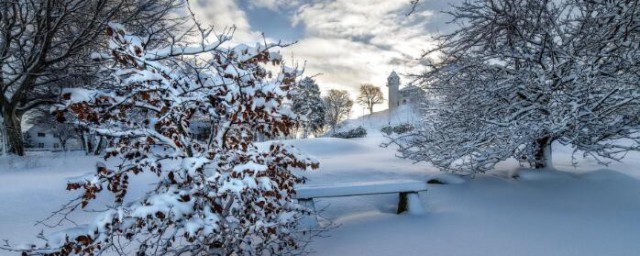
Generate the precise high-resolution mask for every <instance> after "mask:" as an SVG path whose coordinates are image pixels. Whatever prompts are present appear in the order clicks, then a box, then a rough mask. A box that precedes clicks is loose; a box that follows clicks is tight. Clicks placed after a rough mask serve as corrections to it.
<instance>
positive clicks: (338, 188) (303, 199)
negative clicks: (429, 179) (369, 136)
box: [294, 180, 427, 226]
mask: <svg viewBox="0 0 640 256" xmlns="http://www.w3.org/2000/svg"><path fill="white" fill-rule="evenodd" d="M422 191H427V183H426V182H424V181H417V180H386V181H366V182H351V183H340V184H332V185H302V186H299V187H297V188H296V195H295V197H294V198H296V199H298V202H299V203H300V204H302V205H303V206H305V207H307V208H308V209H310V210H312V211H314V212H315V211H316V207H315V203H314V202H313V199H315V198H329V197H346V196H362V195H380V194H396V193H397V194H398V195H399V199H398V209H397V211H396V213H397V214H400V213H403V212H408V213H410V214H422V213H424V212H425V210H424V208H423V207H422V202H421V201H420V195H419V194H418V192H422ZM307 221H308V220H307ZM313 221H315V222H316V224H315V225H312V226H316V225H317V220H315V218H314V220H313Z"/></svg>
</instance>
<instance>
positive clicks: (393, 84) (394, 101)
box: [387, 71, 425, 110]
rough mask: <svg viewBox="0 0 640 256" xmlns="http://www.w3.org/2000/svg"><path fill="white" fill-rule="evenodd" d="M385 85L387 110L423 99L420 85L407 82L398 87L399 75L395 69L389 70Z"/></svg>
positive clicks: (423, 94)
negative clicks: (387, 92)
mask: <svg viewBox="0 0 640 256" xmlns="http://www.w3.org/2000/svg"><path fill="white" fill-rule="evenodd" d="M387 87H388V88H389V100H388V102H389V110H394V109H396V108H398V107H399V106H401V105H407V104H416V103H420V102H423V101H424V100H425V93H424V91H423V90H422V89H420V87H417V86H415V85H411V84H409V85H407V86H404V87H403V88H402V89H400V77H399V76H398V74H396V72H395V71H393V72H391V74H390V75H389V77H388V78H387Z"/></svg>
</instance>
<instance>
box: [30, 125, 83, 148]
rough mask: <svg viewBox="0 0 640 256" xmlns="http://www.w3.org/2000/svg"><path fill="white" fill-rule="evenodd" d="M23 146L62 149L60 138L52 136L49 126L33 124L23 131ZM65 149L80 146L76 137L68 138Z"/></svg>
mask: <svg viewBox="0 0 640 256" xmlns="http://www.w3.org/2000/svg"><path fill="white" fill-rule="evenodd" d="M24 141H25V144H26V145H25V147H26V148H28V149H33V150H52V151H56V150H62V145H61V143H60V139H58V138H57V137H56V136H54V133H53V131H52V129H51V128H50V127H47V126H42V125H34V126H32V127H31V128H29V129H28V130H27V131H26V132H25V133H24ZM66 147H67V150H78V149H81V148H82V145H81V144H80V140H79V139H78V138H75V137H74V138H70V139H69V140H67V143H66Z"/></svg>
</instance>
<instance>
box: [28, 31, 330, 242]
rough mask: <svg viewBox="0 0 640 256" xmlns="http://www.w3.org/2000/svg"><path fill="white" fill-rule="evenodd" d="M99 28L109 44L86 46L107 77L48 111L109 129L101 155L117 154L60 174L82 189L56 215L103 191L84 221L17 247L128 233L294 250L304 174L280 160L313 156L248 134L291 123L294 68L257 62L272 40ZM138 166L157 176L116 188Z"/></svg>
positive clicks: (270, 55)
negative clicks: (102, 204)
mask: <svg viewBox="0 0 640 256" xmlns="http://www.w3.org/2000/svg"><path fill="white" fill-rule="evenodd" d="M108 34H109V36H110V40H109V42H108V45H109V49H108V50H109V51H108V53H109V54H94V55H93V57H95V58H101V59H102V60H105V61H109V60H110V62H111V63H110V64H109V66H106V67H105V68H106V71H107V74H108V75H109V78H110V80H107V81H111V82H112V83H113V84H112V86H110V88H112V89H110V90H84V89H69V90H65V91H64V93H63V97H64V101H63V104H61V105H59V106H58V107H57V108H56V109H55V111H56V112H57V113H62V111H69V112H71V113H73V114H75V115H76V116H77V119H78V122H79V124H81V125H84V126H87V127H88V128H89V129H90V130H91V131H92V132H95V133H97V134H100V135H101V136H105V137H106V138H108V139H109V145H108V148H107V150H106V153H105V156H104V157H105V159H106V158H117V159H118V163H119V164H118V165H115V166H105V165H100V166H99V167H98V168H97V170H96V172H95V174H93V175H89V176H86V177H82V178H77V179H74V180H71V181H69V183H68V185H67V189H69V190H81V191H82V195H81V197H79V198H78V199H77V200H75V201H73V202H71V203H70V204H69V205H67V206H66V207H65V208H64V209H65V210H64V211H61V212H59V213H60V214H64V216H63V217H64V218H66V217H67V214H68V212H70V211H73V210H75V209H81V208H82V209H85V208H86V207H87V206H88V205H90V204H91V203H92V201H93V199H95V198H96V196H97V195H98V194H99V193H110V194H112V195H113V198H114V199H113V201H112V202H111V203H110V204H108V206H107V207H108V208H107V209H106V210H104V211H103V212H101V213H100V214H99V215H98V216H97V217H96V219H95V221H94V222H92V223H89V224H88V225H85V226H80V227H79V228H75V229H72V230H67V231H64V232H63V233H62V234H63V235H59V236H57V238H56V239H48V240H47V244H46V246H44V247H43V248H38V249H30V250H25V252H26V253H27V254H42V253H55V254H59V255H69V254H83V255H84V254H99V253H101V252H104V251H106V250H112V249H113V250H116V252H117V253H122V251H121V250H122V249H123V248H121V245H122V244H128V243H129V244H130V247H129V248H128V251H129V252H130V253H131V252H135V253H137V254H138V255H150V254H151V255H184V254H186V255H281V254H291V253H295V252H297V250H298V249H300V247H301V244H300V243H299V241H298V240H297V236H296V235H297V233H296V232H297V231H298V230H297V220H298V219H299V218H300V217H301V214H306V213H308V212H306V209H304V208H302V207H301V206H299V205H298V204H297V201H296V200H295V199H293V197H292V196H293V195H294V194H295V190H294V186H295V185H296V184H299V183H301V182H303V181H304V179H303V178H302V177H300V176H297V175H295V174H294V173H292V172H291V170H293V169H302V170H307V169H312V168H317V166H318V163H317V162H316V161H315V160H312V159H310V158H308V157H306V156H304V155H303V154H301V153H300V152H298V151H297V150H296V149H295V148H293V147H291V146H286V145H283V144H280V143H273V144H272V145H270V146H269V147H267V148H265V149H259V148H258V147H256V146H255V145H254V144H253V139H254V138H255V137H256V136H257V135H259V134H262V135H266V136H277V135H282V134H285V135H286V134H287V133H288V132H289V130H290V128H291V127H292V126H294V125H296V120H297V117H296V116H295V114H293V112H292V111H291V110H290V109H289V108H287V107H286V104H284V103H285V101H287V99H288V98H289V97H290V96H289V92H290V90H291V89H292V87H293V86H295V85H296V84H297V83H296V78H297V77H298V76H299V73H298V70H297V69H292V68H286V67H282V69H281V73H279V74H272V73H271V72H269V71H267V70H266V69H265V68H264V64H269V63H270V64H274V65H280V59H281V57H280V55H279V54H277V53H274V52H272V51H271V50H272V49H273V48H274V47H279V46H281V45H279V44H266V45H261V44H257V45H255V46H253V47H252V46H247V45H237V46H233V47H223V44H225V43H228V41H229V40H230V38H231V37H230V36H231V34H232V31H228V32H226V33H223V34H221V35H218V36H217V39H218V41H217V42H214V43H212V44H204V43H203V44H198V45H186V44H179V43H174V44H172V45H170V46H168V47H166V48H161V49H145V45H147V44H146V43H147V42H145V41H144V37H136V36H132V35H129V34H128V33H127V32H126V31H125V30H124V28H123V27H122V26H120V25H117V24H111V25H110V26H109V29H108ZM205 34H206V33H203V35H205ZM203 42H205V41H204V40H203ZM59 116H60V117H63V115H61V114H60V115H59ZM196 120H198V122H206V123H208V124H210V129H211V130H210V133H209V136H208V137H207V138H206V139H204V140H202V139H196V136H195V135H194V134H193V133H192V131H190V129H189V124H190V123H192V122H194V121H196ZM143 172H144V173H152V174H155V175H156V176H157V183H155V184H154V185H153V186H152V187H151V189H150V190H148V191H146V193H144V194H143V196H142V197H141V198H126V196H127V194H128V192H129V191H130V190H141V189H144V188H140V187H135V188H134V187H130V184H129V180H130V179H131V178H132V177H133V176H135V175H137V174H139V173H143ZM68 209H71V210H68ZM125 241H126V242H125ZM131 247H134V248H131Z"/></svg>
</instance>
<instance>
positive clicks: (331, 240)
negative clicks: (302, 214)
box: [0, 133, 640, 256]
mask: <svg viewBox="0 0 640 256" xmlns="http://www.w3.org/2000/svg"><path fill="white" fill-rule="evenodd" d="M383 141H384V138H383V137H382V136H381V135H380V134H379V133H378V134H370V135H369V136H368V137H366V138H360V139H352V140H344V139H336V138H319V139H308V140H292V141H287V142H286V143H290V144H293V145H295V146H297V147H299V148H301V149H302V150H303V151H306V152H308V153H309V154H310V155H312V156H314V157H315V158H317V159H318V160H319V161H320V163H321V166H320V169H318V170H315V171H312V172H308V173H306V175H307V176H308V177H309V184H317V185H322V184H329V185H330V184H334V183H345V182H350V181H379V180H388V179H414V180H421V181H425V182H426V181H427V180H429V179H431V178H433V177H438V178H439V179H441V180H444V181H447V182H449V183H452V184H448V185H435V184H429V185H428V187H429V191H428V192H426V193H422V194H421V198H422V202H423V204H424V206H425V207H426V209H427V211H428V212H427V214H425V215H421V216H412V215H396V214H395V210H396V206H397V200H398V197H397V195H372V196H354V197H345V198H331V199H322V200H317V201H316V206H317V208H318V209H323V210H322V217H323V218H324V219H323V221H322V223H323V224H326V223H328V222H329V221H330V222H333V223H335V224H338V225H337V227H336V228H334V229H332V230H330V231H328V232H327V233H326V234H325V236H326V237H319V238H315V240H314V241H313V243H312V244H311V246H312V249H313V250H314V251H315V255H462V256H464V255H474V256H475V255H491V256H496V255H563V256H564V255H568V256H571V255H576V256H578V255H579V256H588V255H621V256H622V255H639V254H640V244H639V243H637V242H636V240H637V239H636V238H637V237H640V229H639V228H638V227H640V218H638V216H640V180H639V179H638V177H640V175H639V174H640V171H639V168H638V167H637V166H640V155H639V154H635V153H634V154H631V155H630V156H629V158H627V159H625V162H623V163H614V164H612V165H611V166H610V167H609V168H610V169H603V168H602V167H601V166H597V165H594V164H593V163H592V162H590V161H583V162H582V163H581V165H580V166H579V167H578V168H573V167H570V166H569V163H570V160H571V159H570V155H569V154H568V153H569V152H570V151H568V149H566V148H558V147H556V148H557V149H556V151H555V152H556V155H555V158H554V159H555V163H554V164H555V166H556V168H558V169H560V170H561V171H554V172H550V171H549V172H534V171H521V172H520V176H521V178H520V179H518V180H514V179H509V178H506V177H505V175H503V174H504V173H508V172H512V171H513V170H514V169H517V168H518V167H517V165H515V163H513V162H505V163H504V164H501V165H500V166H499V168H500V169H499V170H496V171H495V172H494V173H491V174H488V175H479V176H477V177H475V179H470V178H468V177H467V178H457V177H454V176H449V175H446V174H443V173H440V172H439V171H437V170H435V169H434V168H432V167H430V166H428V165H426V164H423V163H420V164H412V163H411V162H408V161H405V160H401V159H398V158H395V157H394V153H395V152H394V149H392V148H387V149H385V148H379V147H378V144H379V143H381V142H383ZM96 160H98V158H96V157H86V156H82V155H75V154H68V155H64V154H42V155H38V156H30V157H27V158H24V159H17V158H0V209H2V210H1V211H0V239H10V240H11V241H12V242H22V241H34V239H33V238H34V235H35V234H37V233H38V232H39V231H40V230H41V229H43V227H42V226H33V224H34V222H35V221H36V220H38V219H41V218H43V217H46V216H47V214H48V213H49V212H51V211H53V210H55V209H57V207H58V206H60V205H62V204H63V203H65V202H66V200H68V199H70V198H71V197H72V196H73V195H74V194H73V193H71V192H65V191H64V187H65V185H64V182H65V179H66V177H73V176H78V175H81V174H83V173H85V172H91V171H92V170H93V168H94V165H95V161H96ZM151 180H153V179H152V178H150V177H142V178H139V179H136V180H135V181H134V184H132V186H131V187H140V186H145V183H148V182H149V181H151ZM453 183H455V184H453ZM138 195H139V194H138ZM131 196H136V194H135V193H134V194H131ZM78 219H79V220H80V222H82V221H86V220H88V216H86V215H81V216H78ZM0 255H12V254H8V253H6V252H4V251H0Z"/></svg>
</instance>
